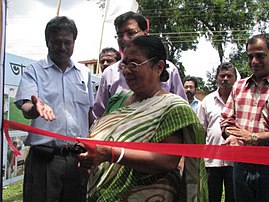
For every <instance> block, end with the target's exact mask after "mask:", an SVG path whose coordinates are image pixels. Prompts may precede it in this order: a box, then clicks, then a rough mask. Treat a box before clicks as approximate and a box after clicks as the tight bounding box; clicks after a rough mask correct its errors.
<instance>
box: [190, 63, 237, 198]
mask: <svg viewBox="0 0 269 202" xmlns="http://www.w3.org/2000/svg"><path fill="white" fill-rule="evenodd" d="M236 77H237V74H236V69H235V67H234V66H233V64H232V63H230V62H224V63H222V64H220V65H219V66H218V68H217V73H216V80H217V84H218V89H217V90H216V91H214V92H212V93H210V94H209V95H207V96H206V97H205V98H204V99H203V101H202V103H201V106H200V107H199V109H198V114H197V115H198V118H199V120H200V123H201V124H202V125H203V128H204V129H205V131H206V144H208V145H221V144H222V143H223V142H224V141H225V140H224V139H223V137H222V136H221V129H220V116H221V112H222V110H223V109H224V107H225V104H226V102H227V99H228V97H229V95H230V92H231V91H232V88H233V85H234V83H235V81H236ZM187 95H188V94H187ZM205 166H206V172H207V177H208V192H209V202H221V197H222V191H223V183H224V188H225V201H226V202H233V201H234V192H233V167H232V166H233V163H232V162H228V161H223V160H218V159H205Z"/></svg>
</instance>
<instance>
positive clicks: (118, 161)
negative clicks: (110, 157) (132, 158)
mask: <svg viewBox="0 0 269 202" xmlns="http://www.w3.org/2000/svg"><path fill="white" fill-rule="evenodd" d="M120 149H121V152H120V157H119V158H118V160H117V162H116V163H120V162H121V160H122V159H123V156H124V153H125V149H124V148H120Z"/></svg>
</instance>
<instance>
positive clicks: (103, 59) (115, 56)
mask: <svg viewBox="0 0 269 202" xmlns="http://www.w3.org/2000/svg"><path fill="white" fill-rule="evenodd" d="M120 59H121V55H120V53H119V51H117V50H116V49H115V48H112V47H107V48H103V49H102V50H101V53H100V54H99V64H100V67H101V71H102V72H104V70H105V69H106V68H107V67H108V66H110V65H113V64H114V63H116V62H118V61H119V60H120Z"/></svg>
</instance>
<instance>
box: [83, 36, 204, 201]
mask: <svg viewBox="0 0 269 202" xmlns="http://www.w3.org/2000/svg"><path fill="white" fill-rule="evenodd" d="M123 53H124V54H123V55H124V57H123V60H122V62H121V65H120V68H121V71H123V75H124V77H125V79H126V82H127V84H128V86H129V88H130V90H128V91H127V90H124V91H122V92H120V93H118V94H115V95H114V96H113V97H112V98H111V100H110V102H109V105H108V107H107V109H106V112H105V114H104V115H103V116H102V117H101V118H100V119H99V120H97V121H96V122H95V123H94V125H93V126H92V127H91V130H90V138H93V139H96V140H108V141H118V142H148V143H174V144H177V143H178V144H182V143H192V144H194V143H204V142H203V141H204V132H203V129H202V127H201V125H200V123H199V120H198V119H197V116H196V115H195V113H194V112H193V111H192V109H191V108H190V106H189V104H188V103H187V102H186V101H185V100H184V99H183V98H181V97H180V96H178V95H174V94H171V93H169V92H166V91H164V90H162V89H161V87H160V82H164V81H167V79H168V72H167V71H166V68H169V67H167V65H166V51H165V48H164V45H163V43H162V42H161V40H160V39H159V38H158V37H154V36H138V37H136V38H134V39H133V40H132V41H131V42H130V43H129V44H128V46H127V47H126V48H125V49H124V52H123ZM160 148H161V144H160ZM86 149H87V152H86V153H82V154H80V155H79V159H80V163H81V166H84V167H87V168H91V176H90V179H89V186H88V187H89V191H88V201H94V202H95V201H111V202H112V201H113V202H115V201H139V202H140V201H141V202H142V201H171V202H172V201H199V191H200V188H201V187H200V171H201V169H200V165H203V164H201V162H200V159H196V158H188V157H186V158H185V166H184V172H183V177H181V175H180V170H179V169H178V168H177V167H178V163H179V161H180V158H181V157H180V156H174V155H167V154H160V153H153V152H148V151H139V150H133V149H124V148H117V147H110V146H104V145H96V147H93V148H91V147H86ZM202 170H203V169H202Z"/></svg>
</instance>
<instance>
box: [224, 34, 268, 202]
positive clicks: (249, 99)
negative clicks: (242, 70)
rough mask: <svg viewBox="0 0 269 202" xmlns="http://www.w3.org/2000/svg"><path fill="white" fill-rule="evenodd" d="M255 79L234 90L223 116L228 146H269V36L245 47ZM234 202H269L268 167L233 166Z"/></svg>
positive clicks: (243, 80) (244, 81)
mask: <svg viewBox="0 0 269 202" xmlns="http://www.w3.org/2000/svg"><path fill="white" fill-rule="evenodd" d="M246 49H247V54H248V66H249V68H250V69H251V71H252V73H253V74H252V75H251V76H250V77H247V78H245V79H242V80H240V81H238V83H236V84H235V85H234V87H233V90H232V92H231V94H230V97H229V99H228V101H227V103H226V107H225V108H224V111H223V113H222V120H221V128H222V131H223V133H222V135H223V137H224V138H227V139H226V141H225V142H224V144H227V145H257V146H269V104H268V99H269V34H259V35H255V36H253V37H252V38H250V39H249V40H248V42H247V44H246ZM233 183H234V192H235V200H236V201H237V202H238V201H239V202H240V201H242V202H243V201H269V166H266V165H258V164H248V163H239V162H235V163H234V170H233Z"/></svg>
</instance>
